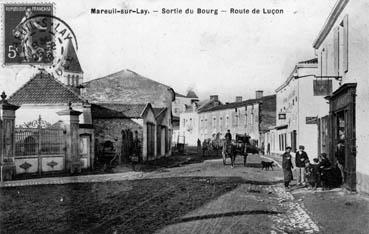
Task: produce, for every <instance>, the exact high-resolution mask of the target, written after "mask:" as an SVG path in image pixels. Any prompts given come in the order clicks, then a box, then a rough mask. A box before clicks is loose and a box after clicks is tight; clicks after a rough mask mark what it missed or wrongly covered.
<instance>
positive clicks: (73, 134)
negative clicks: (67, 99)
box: [57, 103, 82, 173]
mask: <svg viewBox="0 0 369 234" xmlns="http://www.w3.org/2000/svg"><path fill="white" fill-rule="evenodd" d="M68 105H69V107H68V109H66V110H62V111H59V112H57V114H58V115H59V116H60V117H61V119H62V121H63V122H64V125H65V135H66V140H65V164H66V165H65V169H66V171H69V172H70V173H74V172H76V171H77V172H78V173H80V172H81V168H82V161H81V159H80V152H79V133H78V129H79V115H80V114H82V112H80V111H76V110H73V109H72V103H69V104H68Z"/></svg>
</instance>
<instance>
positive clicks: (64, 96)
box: [9, 72, 86, 105]
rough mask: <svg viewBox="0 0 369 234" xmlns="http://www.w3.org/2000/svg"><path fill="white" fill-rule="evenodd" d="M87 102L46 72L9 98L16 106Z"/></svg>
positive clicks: (32, 79) (36, 76)
mask: <svg viewBox="0 0 369 234" xmlns="http://www.w3.org/2000/svg"><path fill="white" fill-rule="evenodd" d="M85 101H86V100H85V99H84V98H83V97H82V96H80V95H79V94H78V93H76V92H74V91H73V90H72V89H70V88H69V87H67V86H66V85H64V84H63V83H61V82H60V81H59V80H57V79H55V78H54V77H53V76H52V75H51V74H49V73H45V72H40V73H38V74H36V75H35V76H34V77H33V78H31V79H30V80H29V81H28V82H26V83H25V84H24V85H23V86H22V87H21V88H19V89H18V90H17V91H15V93H13V94H12V95H11V96H10V97H9V102H10V103H13V104H16V105H22V104H62V103H63V104H65V103H68V102H72V103H83V102H85Z"/></svg>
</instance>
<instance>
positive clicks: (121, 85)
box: [83, 70, 175, 107]
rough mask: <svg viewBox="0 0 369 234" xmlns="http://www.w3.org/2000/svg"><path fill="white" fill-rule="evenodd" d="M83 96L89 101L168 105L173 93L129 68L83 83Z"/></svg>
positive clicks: (169, 88)
mask: <svg viewBox="0 0 369 234" xmlns="http://www.w3.org/2000/svg"><path fill="white" fill-rule="evenodd" d="M83 86H84V87H85V89H84V90H85V92H84V97H86V98H88V99H89V100H90V101H91V102H98V103H110V102H113V103H122V104H146V103H151V104H152V105H153V106H155V107H168V103H171V102H172V101H173V98H174V96H175V93H174V91H173V89H172V88H171V87H169V86H166V85H164V84H161V83H159V82H156V81H154V80H151V79H149V78H146V77H143V76H141V75H139V74H137V73H136V72H134V71H131V70H122V71H119V72H116V73H114V74H111V75H108V76H104V77H101V78H98V79H94V80H91V81H88V82H85V83H83Z"/></svg>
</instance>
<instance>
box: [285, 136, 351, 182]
mask: <svg viewBox="0 0 369 234" xmlns="http://www.w3.org/2000/svg"><path fill="white" fill-rule="evenodd" d="M291 150H292V148H291V147H286V152H285V153H284V154H283V155H282V169H283V174H284V186H285V188H286V189H289V187H290V182H291V181H292V180H293V174H292V169H293V168H294V166H293V164H292V156H291ZM335 157H336V160H337V164H336V165H332V163H331V162H330V161H329V159H328V157H327V154H326V153H322V154H320V155H319V157H318V158H314V159H313V160H312V161H310V160H309V157H308V155H307V153H306V152H305V147H304V146H303V145H300V146H299V150H298V151H297V152H296V155H295V166H296V170H297V186H308V187H309V189H316V188H317V187H323V189H325V188H327V187H332V186H339V185H341V184H342V183H343V180H344V169H343V168H344V163H345V154H344V144H343V142H342V141H340V142H338V145H337V150H336V153H335Z"/></svg>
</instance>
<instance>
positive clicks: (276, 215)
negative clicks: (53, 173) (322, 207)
mask: <svg viewBox="0 0 369 234" xmlns="http://www.w3.org/2000/svg"><path fill="white" fill-rule="evenodd" d="M228 160H229V159H228ZM261 160H262V159H261V158H260V157H259V156H258V155H252V156H249V157H248V164H247V167H244V166H243V164H242V158H241V157H239V158H237V161H236V167H235V168H233V169H232V168H231V167H230V165H226V166H223V163H222V161H221V160H220V159H211V160H205V161H203V162H200V163H193V164H187V165H183V166H179V167H173V168H161V169H158V170H154V171H152V172H142V173H140V175H139V176H138V177H135V178H123V177H122V180H121V181H106V180H105V181H104V182H103V183H99V182H90V183H76V184H73V183H72V184H64V185H38V186H23V187H13V188H3V189H1V197H2V199H1V206H0V207H1V214H0V220H1V232H3V233H7V232H11V233H13V232H18V233H27V232H36V233H40V232H42V233H44V232H70V233H80V232H84V233H85V232H86V233H301V232H307V233H314V232H316V233H317V232H319V227H318V226H317V225H316V223H314V221H313V220H312V219H311V218H310V217H309V215H308V213H307V212H306V211H305V209H304V207H303V205H302V204H300V203H298V202H297V201H296V200H295V199H294V198H293V196H292V195H291V194H290V193H286V192H285V191H284V188H282V183H281V182H282V174H281V169H280V168H274V170H269V171H265V170H261V165H260V161H261ZM263 160H266V159H263ZM228 163H229V162H228Z"/></svg>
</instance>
